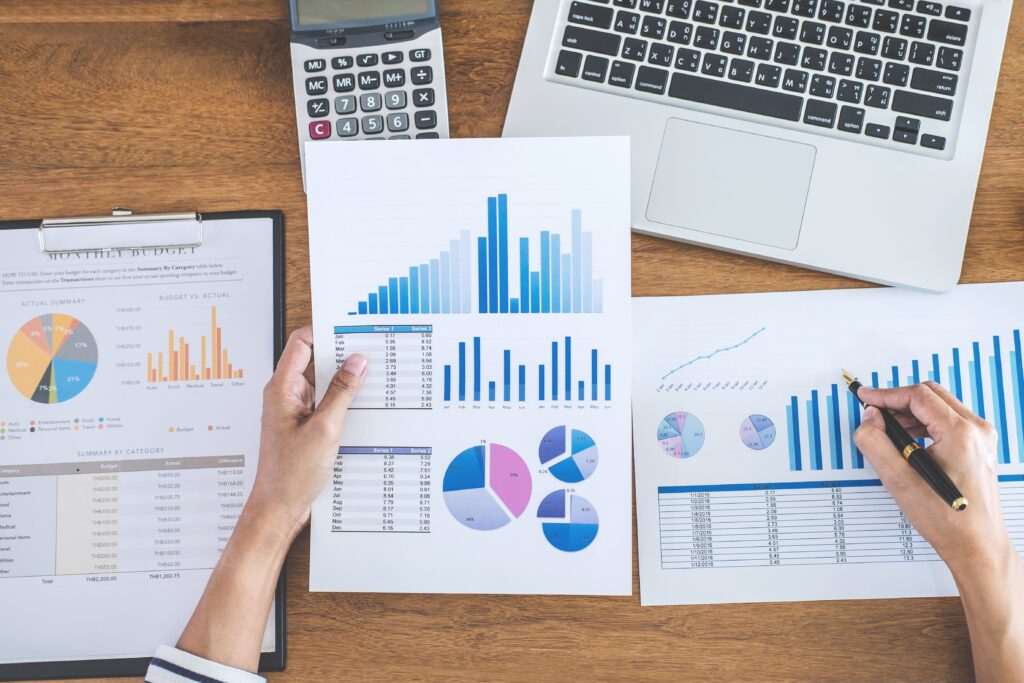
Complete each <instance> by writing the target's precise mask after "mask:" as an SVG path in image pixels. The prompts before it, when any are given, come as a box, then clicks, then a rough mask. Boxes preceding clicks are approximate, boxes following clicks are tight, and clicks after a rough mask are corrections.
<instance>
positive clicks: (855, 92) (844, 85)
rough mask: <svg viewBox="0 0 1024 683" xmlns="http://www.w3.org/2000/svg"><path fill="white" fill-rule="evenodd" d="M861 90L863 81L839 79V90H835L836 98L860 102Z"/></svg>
mask: <svg viewBox="0 0 1024 683" xmlns="http://www.w3.org/2000/svg"><path fill="white" fill-rule="evenodd" d="M863 92H864V84H863V83H861V82H860V81H848V80H846V79H845V78H844V79H842V80H841V81H839V90H838V91H837V92H836V99H837V100H839V101H840V102H851V103H853V104H860V97H861V94H862V93H863Z"/></svg>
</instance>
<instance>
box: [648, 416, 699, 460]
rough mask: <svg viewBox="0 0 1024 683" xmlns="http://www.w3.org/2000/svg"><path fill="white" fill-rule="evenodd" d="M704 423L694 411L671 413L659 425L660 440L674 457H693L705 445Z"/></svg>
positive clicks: (666, 450)
mask: <svg viewBox="0 0 1024 683" xmlns="http://www.w3.org/2000/svg"><path fill="white" fill-rule="evenodd" d="M704 436H705V434H704V423H702V422H701V421H700V418H698V417H697V416H696V415H694V414H693V413H685V412H682V411H679V412H675V413H669V414H668V415H666V416H665V417H664V418H663V419H662V420H661V424H660V425H658V442H659V443H661V447H662V448H663V449H665V452H666V453H668V454H669V455H671V456H672V457H673V458H681V459H685V458H692V457H693V456H695V455H697V452H698V451H699V450H700V449H701V448H703V446H704Z"/></svg>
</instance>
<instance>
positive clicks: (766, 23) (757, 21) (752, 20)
mask: <svg viewBox="0 0 1024 683" xmlns="http://www.w3.org/2000/svg"><path fill="white" fill-rule="evenodd" d="M771 29H772V15H770V14H768V13H767V12H755V11H751V12H749V13H748V14H747V31H749V32H750V33H760V34H761V35H762V36H766V35H768V32H769V31H771Z"/></svg>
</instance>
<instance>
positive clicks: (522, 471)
mask: <svg viewBox="0 0 1024 683" xmlns="http://www.w3.org/2000/svg"><path fill="white" fill-rule="evenodd" d="M441 488H442V491H443V492H444V502H445V505H447V506H448V512H450V513H451V514H452V517H454V518H455V519H456V520H458V522H459V523H460V524H463V525H464V526H467V527H469V528H470V529H476V530H477V531H491V530H493V529H500V528H501V527H503V526H505V525H506V524H508V523H509V522H511V521H512V520H513V519H515V518H518V517H519V516H521V515H522V514H523V512H525V511H526V506H527V505H529V504H530V494H531V493H532V492H533V483H532V481H531V479H530V470H529V468H527V466H526V463H525V462H524V461H523V459H522V458H521V457H519V454H518V453H516V452H515V451H513V450H512V449H511V448H509V447H508V446H502V445H500V444H496V443H495V444H487V445H484V444H481V445H479V446H473V447H471V448H467V449H466V450H464V451H462V452H461V453H459V454H458V455H456V456H455V458H454V459H453V460H452V461H451V464H449V465H448V469H447V470H446V471H445V473H444V483H443V484H442V486H441Z"/></svg>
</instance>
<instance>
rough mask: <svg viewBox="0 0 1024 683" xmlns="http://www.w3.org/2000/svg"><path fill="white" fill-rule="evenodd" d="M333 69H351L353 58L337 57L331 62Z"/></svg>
mask: <svg viewBox="0 0 1024 683" xmlns="http://www.w3.org/2000/svg"><path fill="white" fill-rule="evenodd" d="M331 68H334V69H351V68H352V58H351V57H335V58H334V59H332V60H331Z"/></svg>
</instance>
